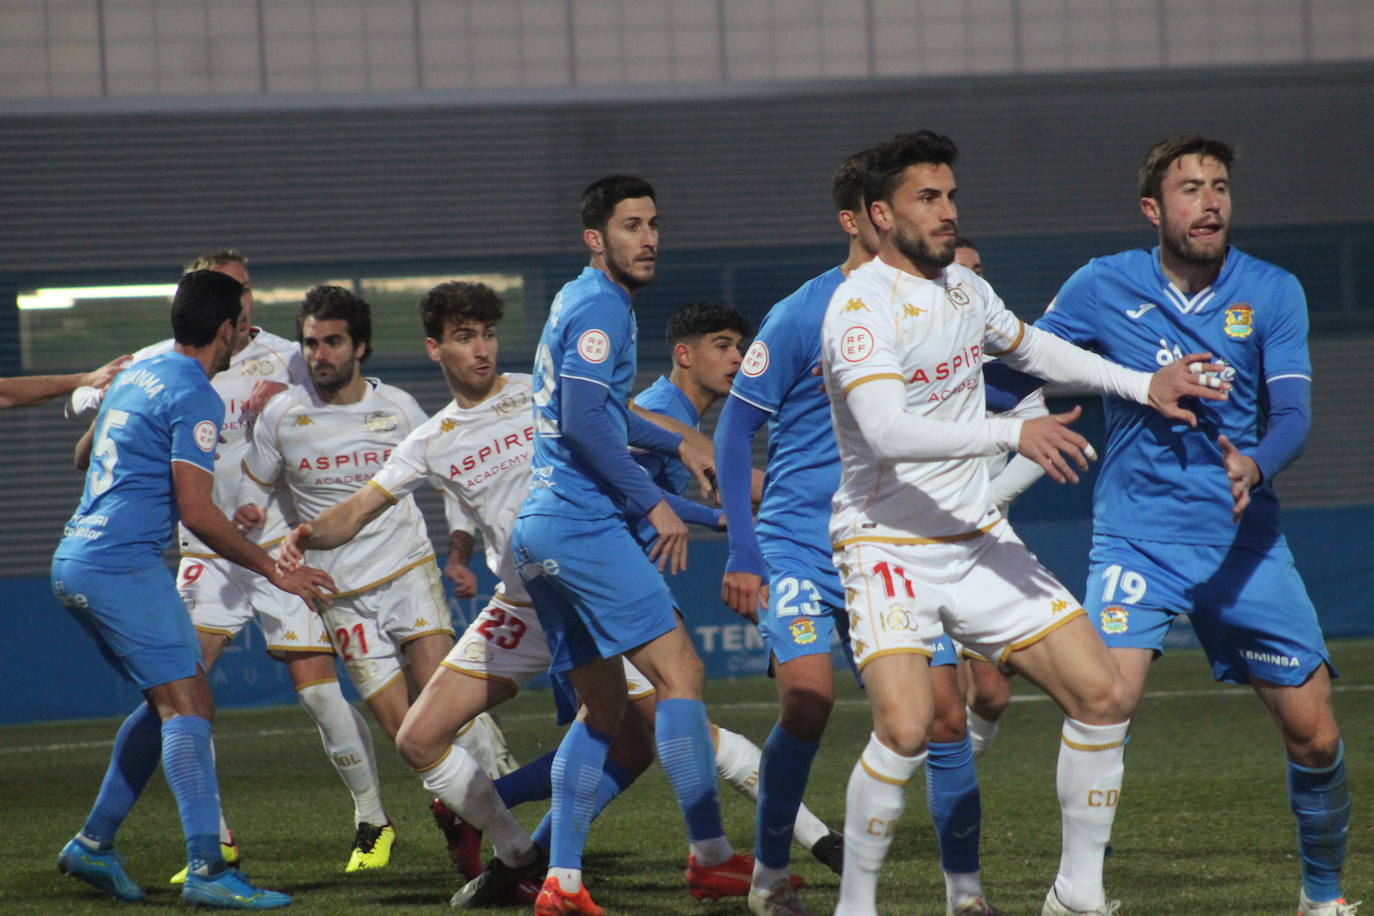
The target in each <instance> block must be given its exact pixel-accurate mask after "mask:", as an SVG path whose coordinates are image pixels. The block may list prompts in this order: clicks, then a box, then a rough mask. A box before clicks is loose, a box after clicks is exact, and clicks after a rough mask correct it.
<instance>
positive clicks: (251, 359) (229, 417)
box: [134, 328, 310, 559]
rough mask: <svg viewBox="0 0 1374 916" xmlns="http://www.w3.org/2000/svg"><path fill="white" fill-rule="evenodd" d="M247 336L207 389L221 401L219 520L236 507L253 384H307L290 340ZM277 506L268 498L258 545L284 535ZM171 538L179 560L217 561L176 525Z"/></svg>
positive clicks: (256, 332)
mask: <svg viewBox="0 0 1374 916" xmlns="http://www.w3.org/2000/svg"><path fill="white" fill-rule="evenodd" d="M252 334H253V339H252V341H251V342H250V343H249V344H248V346H246V347H244V348H243V349H242V350H240V351H239V352H238V353H235V354H234V355H233V356H232V357H231V358H230V359H229V368H227V369H225V370H224V371H223V372H217V373H215V375H214V376H213V377H212V378H211V379H210V385H211V387H212V388H214V389H215V391H216V392H217V393H218V394H219V396H220V397H221V398H222V399H223V400H224V425H223V426H221V427H220V430H219V436H220V444H219V448H218V449H216V451H215V505H216V506H218V507H219V508H220V509H221V510H222V511H223V512H224V514H225V515H233V514H234V509H235V508H237V506H236V504H235V500H237V499H238V489H239V480H240V478H241V477H242V475H243V471H242V470H241V468H242V465H243V457H244V455H246V454H247V453H248V446H249V443H250V442H251V441H252V438H253V424H254V421H255V415H254V414H251V413H249V412H248V410H247V409H246V408H245V407H244V405H245V404H246V403H247V401H248V398H249V396H250V395H251V394H252V393H253V388H254V387H256V386H257V384H258V383H259V382H276V383H278V384H280V385H288V386H289V385H304V384H307V383H308V382H309V380H310V372H309V370H308V369H306V367H305V359H304V358H303V357H302V356H301V348H300V347H299V346H297V345H296V344H295V343H294V342H293V341H290V340H287V339H286V338H284V337H278V336H277V335H276V334H272V333H270V332H268V331H264V330H263V329H262V328H253V329H252ZM170 349H172V341H171V340H163V341H159V342H158V343H155V344H152V345H150V346H147V347H144V348H143V349H142V350H139V351H138V352H137V353H135V354H134V361H135V362H137V361H138V360H141V359H147V358H148V357H150V356H156V355H157V354H159V353H165V352H167V351H168V350H170ZM283 396H285V393H283ZM278 503H279V500H278V498H277V495H276V494H273V495H272V498H271V499H270V500H269V501H268V504H267V505H266V506H265V507H264V508H265V509H266V510H267V523H266V524H265V525H263V527H262V530H261V531H260V532H257V533H255V534H254V540H255V541H256V542H257V543H258V544H260V545H262V546H265V547H269V546H271V545H273V544H276V543H277V542H278V541H280V540H281V539H282V537H283V536H284V535H285V534H286V528H287V526H286V522H285V520H284V519H283V518H282V514H281V507H280V506H279V504H278ZM177 534H178V541H179V543H180V545H181V555H182V556H184V557H192V558H195V559H213V558H215V557H218V556H219V554H217V553H215V552H214V551H213V550H211V549H210V547H209V546H208V545H206V544H205V543H204V542H203V541H201V539H200V538H198V537H196V536H195V535H194V534H192V533H191V532H190V531H189V530H188V529H187V528H186V526H185V525H180V526H178V528H177Z"/></svg>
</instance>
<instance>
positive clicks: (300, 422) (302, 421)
mask: <svg viewBox="0 0 1374 916" xmlns="http://www.w3.org/2000/svg"><path fill="white" fill-rule="evenodd" d="M292 425H293V426H314V425H315V421H314V420H312V419H310V418H309V417H307V416H306V415H305V414H301V415H300V416H299V417H297V418H296V422H295V423H294V424H292Z"/></svg>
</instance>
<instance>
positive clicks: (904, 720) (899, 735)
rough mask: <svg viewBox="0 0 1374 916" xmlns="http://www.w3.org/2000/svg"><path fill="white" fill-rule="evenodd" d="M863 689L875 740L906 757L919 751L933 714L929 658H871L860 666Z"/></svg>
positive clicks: (901, 655) (908, 655) (914, 655)
mask: <svg viewBox="0 0 1374 916" xmlns="http://www.w3.org/2000/svg"><path fill="white" fill-rule="evenodd" d="M864 690H865V692H866V693H867V694H868V703H869V706H870V708H871V709H872V711H873V733H874V734H876V735H877V736H878V740H879V741H881V742H882V743H883V744H884V745H886V746H887V747H888V748H890V749H892V750H894V751H896V752H897V753H899V754H903V755H905V756H908V757H910V756H913V755H915V754H918V753H920V751H921V749H922V748H923V747H925V745H926V741H927V739H928V738H929V734H930V727H931V722H932V717H933V715H934V703H933V699H932V695H931V677H930V660H929V658H928V657H927V656H924V655H920V654H917V653H911V652H899V653H895V654H891V655H884V656H878V657H875V658H872V659H870V660H869V662H868V664H866V665H865V666H864Z"/></svg>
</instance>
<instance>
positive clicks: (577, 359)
mask: <svg viewBox="0 0 1374 916" xmlns="http://www.w3.org/2000/svg"><path fill="white" fill-rule="evenodd" d="M629 317H630V311H629V308H628V307H626V305H625V303H624V302H621V301H620V300H618V299H616V298H615V297H614V296H611V295H607V294H602V295H597V296H593V297H591V298H590V299H588V300H586V301H585V302H583V303H582V304H581V305H580V307H577V308H573V309H566V310H564V321H563V326H562V328H561V332H562V334H563V340H564V342H565V343H564V348H563V365H561V366H560V367H559V369H558V374H559V375H560V376H563V377H565V378H579V379H582V380H584V381H588V382H595V383H596V384H598V385H602V386H604V387H606V388H610V387H611V382H612V377H613V375H614V373H615V368H616V365H617V363H618V362H619V360H620V357H621V355H622V354H623V353H624V352H625V351H626V350H627V349H628V350H631V351H632V350H633V349H634V346H635V341H634V335H633V333H632V331H631V327H630V321H629Z"/></svg>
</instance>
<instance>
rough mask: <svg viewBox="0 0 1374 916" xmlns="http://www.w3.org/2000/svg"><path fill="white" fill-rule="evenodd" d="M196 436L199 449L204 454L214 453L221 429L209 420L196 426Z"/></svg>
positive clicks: (202, 421)
mask: <svg viewBox="0 0 1374 916" xmlns="http://www.w3.org/2000/svg"><path fill="white" fill-rule="evenodd" d="M194 436H195V440H196V447H197V448H199V449H200V450H201V451H202V452H213V451H214V450H215V445H216V444H217V443H218V442H219V427H218V426H216V425H215V424H214V423H212V422H210V421H209V420H201V421H200V422H199V423H197V424H196V428H195V432H194Z"/></svg>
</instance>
